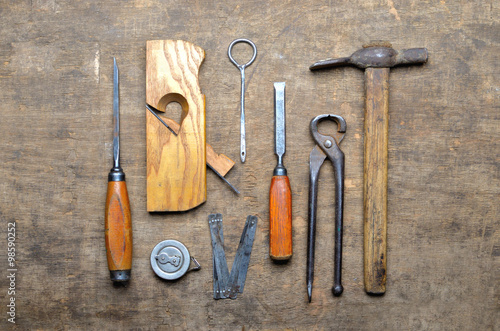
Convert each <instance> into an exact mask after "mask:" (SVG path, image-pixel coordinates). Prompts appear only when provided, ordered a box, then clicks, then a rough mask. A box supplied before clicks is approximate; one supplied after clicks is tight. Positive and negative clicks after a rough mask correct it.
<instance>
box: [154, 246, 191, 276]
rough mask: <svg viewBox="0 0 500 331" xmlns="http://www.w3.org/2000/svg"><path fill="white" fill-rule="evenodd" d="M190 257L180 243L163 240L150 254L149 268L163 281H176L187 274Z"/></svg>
mask: <svg viewBox="0 0 500 331" xmlns="http://www.w3.org/2000/svg"><path fill="white" fill-rule="evenodd" d="M190 263H191V257H190V256H189V252H188V250H187V248H186V246H184V244H182V243H181V242H179V241H177V240H164V241H162V242H161V243H159V244H158V245H156V246H155V248H153V251H152V252H151V267H152V268H153V270H154V272H155V273H156V274H157V275H158V276H159V277H160V278H163V279H168V280H174V279H178V278H180V277H182V276H184V274H185V273H186V272H187V270H188V269H189V264H190Z"/></svg>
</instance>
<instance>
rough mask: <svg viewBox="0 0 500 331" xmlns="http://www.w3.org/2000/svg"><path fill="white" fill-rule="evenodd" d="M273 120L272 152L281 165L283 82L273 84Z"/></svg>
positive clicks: (283, 107)
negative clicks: (274, 127)
mask: <svg viewBox="0 0 500 331" xmlns="http://www.w3.org/2000/svg"><path fill="white" fill-rule="evenodd" d="M274 119H275V126H276V129H275V131H274V152H275V153H276V155H277V156H278V163H280V164H281V163H282V158H283V155H284V154H285V82H277V83H274Z"/></svg>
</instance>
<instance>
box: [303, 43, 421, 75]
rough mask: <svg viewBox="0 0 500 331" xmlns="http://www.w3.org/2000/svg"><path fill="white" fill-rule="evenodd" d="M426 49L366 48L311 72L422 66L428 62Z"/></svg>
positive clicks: (330, 60)
mask: <svg viewBox="0 0 500 331" xmlns="http://www.w3.org/2000/svg"><path fill="white" fill-rule="evenodd" d="M427 57H428V55H427V49H426V48H411V49H405V50H402V51H399V52H398V51H396V50H395V49H393V48H392V47H379V46H373V47H366V48H362V49H360V50H358V51H356V52H354V54H352V55H351V56H350V57H343V58H338V59H328V60H324V61H319V62H316V63H314V64H313V65H312V66H310V67H309V69H310V70H318V69H322V68H331V67H341V66H354V67H358V68H362V69H366V68H392V67H396V66H398V65H410V64H421V63H425V62H427Z"/></svg>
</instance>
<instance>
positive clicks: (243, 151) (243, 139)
mask: <svg viewBox="0 0 500 331" xmlns="http://www.w3.org/2000/svg"><path fill="white" fill-rule="evenodd" d="M237 43H247V44H249V45H250V46H252V48H253V55H252V58H251V59H250V61H248V62H247V63H245V64H239V63H238V62H236V60H235V59H234V58H233V56H232V54H231V52H232V50H233V46H234V45H235V44H237ZM227 56H228V57H229V60H231V62H232V63H233V64H234V65H235V66H236V67H237V68H238V69H240V73H241V101H240V104H241V118H240V158H241V162H242V163H244V162H245V159H246V130H245V68H246V67H248V66H249V65H251V64H252V63H253V61H255V58H256V57H257V47H256V46H255V44H254V43H253V42H252V41H251V40H248V39H236V40H233V42H231V44H229V48H228V49H227Z"/></svg>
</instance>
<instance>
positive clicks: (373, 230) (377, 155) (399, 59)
mask: <svg viewBox="0 0 500 331" xmlns="http://www.w3.org/2000/svg"><path fill="white" fill-rule="evenodd" d="M425 62H427V49H425V48H412V49H407V50H402V51H400V52H398V51H396V50H394V49H393V48H392V45H391V44H390V43H387V42H376V43H372V44H370V45H366V46H363V48H362V49H360V50H358V51H356V52H355V53H354V54H352V55H351V56H350V57H343V58H339V59H328V60H324V61H320V62H316V63H314V64H313V65H312V66H310V67H309V69H310V70H318V69H323V68H331V67H341V66H354V67H358V68H361V69H365V93H366V106H365V131H364V145H365V151H364V169H363V172H364V187H363V196H364V203H363V209H364V274H365V291H366V292H367V293H368V294H373V295H382V294H384V293H385V282H386V269H387V252H386V251H387V238H386V235H387V141H388V127H389V125H388V122H389V70H390V68H392V67H396V66H399V65H411V64H422V63H425Z"/></svg>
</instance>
